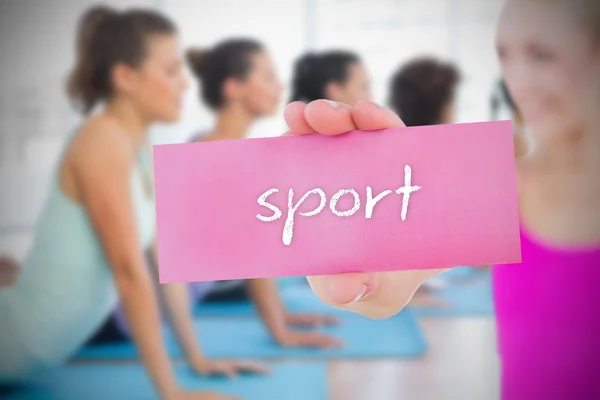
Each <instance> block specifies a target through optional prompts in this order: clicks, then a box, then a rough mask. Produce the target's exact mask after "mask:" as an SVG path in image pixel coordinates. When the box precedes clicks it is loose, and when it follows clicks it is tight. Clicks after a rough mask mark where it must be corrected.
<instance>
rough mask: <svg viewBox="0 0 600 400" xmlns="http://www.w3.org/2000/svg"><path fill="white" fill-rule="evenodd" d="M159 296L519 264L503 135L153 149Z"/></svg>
mask: <svg viewBox="0 0 600 400" xmlns="http://www.w3.org/2000/svg"><path fill="white" fill-rule="evenodd" d="M154 169H155V179H156V214H157V227H158V253H159V266H160V267H159V269H160V282H161V283H172V282H193V281H212V280H227V279H246V278H259V277H262V278H269V277H281V276H301V275H322V274H336V273H344V272H356V271H389V270H410V269H427V268H440V267H446V268H448V267H454V266H459V265H484V264H499V263H516V262H520V261H521V249H520V237H519V215H518V208H517V190H516V172H515V159H514V150H513V128H512V124H511V122H509V121H502V122H489V123H473V124H457V125H440V126H433V127H414V128H396V129H388V130H383V131H378V132H360V131H356V132H350V133H347V134H343V135H340V136H336V137H326V136H322V135H305V136H284V137H277V138H267V139H244V140H235V141H222V142H206V143H189V144H175V145H161V146H155V147H154Z"/></svg>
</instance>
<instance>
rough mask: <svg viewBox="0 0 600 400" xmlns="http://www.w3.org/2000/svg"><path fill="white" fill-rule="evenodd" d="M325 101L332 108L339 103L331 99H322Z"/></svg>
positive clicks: (336, 106)
mask: <svg viewBox="0 0 600 400" xmlns="http://www.w3.org/2000/svg"><path fill="white" fill-rule="evenodd" d="M324 101H325V103H327V104H329V105H330V106H331V107H332V108H338V106H339V104H338V103H337V102H335V101H331V100H324Z"/></svg>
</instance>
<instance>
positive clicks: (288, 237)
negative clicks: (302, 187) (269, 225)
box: [282, 189, 327, 246]
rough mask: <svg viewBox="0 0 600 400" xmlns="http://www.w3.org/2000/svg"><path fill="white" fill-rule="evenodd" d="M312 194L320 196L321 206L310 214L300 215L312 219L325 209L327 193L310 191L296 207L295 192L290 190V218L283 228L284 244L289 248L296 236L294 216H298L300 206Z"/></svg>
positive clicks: (318, 190)
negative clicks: (297, 211) (294, 202)
mask: <svg viewBox="0 0 600 400" xmlns="http://www.w3.org/2000/svg"><path fill="white" fill-rule="evenodd" d="M311 194H318V195H319V196H320V197H321V202H320V203H319V206H318V207H317V208H315V209H314V210H312V211H309V212H304V213H300V215H302V216H303V217H312V216H314V215H317V214H318V213H320V212H321V211H322V210H323V208H325V203H326V202H327V197H326V196H325V192H323V191H322V190H321V189H313V190H309V191H308V192H306V193H305V194H304V196H302V198H301V199H300V200H299V201H298V203H296V205H292V204H293V198H294V190H293V189H290V191H289V195H288V216H287V219H286V220H285V225H284V227H283V237H282V239H283V244H285V245H286V246H289V245H290V243H292V237H293V236H294V214H296V210H298V207H300V204H302V203H303V202H304V200H306V199H307V198H308V196H310V195H311Z"/></svg>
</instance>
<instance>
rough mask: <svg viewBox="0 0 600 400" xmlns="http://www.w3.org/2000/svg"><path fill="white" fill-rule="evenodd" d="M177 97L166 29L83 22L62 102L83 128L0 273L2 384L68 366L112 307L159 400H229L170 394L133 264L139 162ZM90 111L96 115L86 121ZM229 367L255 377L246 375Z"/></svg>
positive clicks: (148, 289)
mask: <svg viewBox="0 0 600 400" xmlns="http://www.w3.org/2000/svg"><path fill="white" fill-rule="evenodd" d="M186 87H187V82H186V79H185V77H184V74H183V60H182V57H181V53H180V49H179V45H178V38H177V33H176V28H175V26H174V24H173V23H172V22H171V21H169V20H168V19H167V18H166V17H164V16H163V15H160V14H158V13H155V12H153V11H146V10H135V9H134V10H129V11H124V12H118V11H115V10H113V9H111V8H107V7H95V8H92V9H90V10H89V11H88V12H86V13H85V15H84V16H83V18H82V20H81V23H80V26H79V32H78V40H77V61H76V65H75V67H74V69H73V71H72V73H71V76H70V79H69V83H68V93H69V96H70V98H71V99H72V100H73V101H74V103H75V104H76V105H77V106H78V107H79V108H80V110H81V111H82V113H83V114H84V115H85V116H86V117H87V119H86V120H85V121H84V122H83V124H82V125H81V126H80V127H79V128H78V129H77V130H76V131H75V132H74V135H73V136H72V137H71V138H70V139H69V141H68V143H67V144H66V147H65V149H64V152H63V153H62V155H61V158H60V160H59V165H58V168H57V170H56V172H55V179H54V183H53V186H52V187H51V192H50V194H49V197H48V200H47V202H46V205H45V207H44V210H43V211H42V214H41V216H40V218H39V221H38V226H37V228H36V234H35V241H34V244H33V247H32V248H31V250H30V253H29V255H28V257H27V259H26V261H25V265H24V266H23V267H22V268H21V271H20V275H19V276H17V277H16V280H15V279H14V270H15V268H14V264H12V263H10V262H7V261H6V260H5V261H3V262H2V263H1V264H0V268H2V270H4V269H5V268H6V267H7V266H8V267H9V268H10V271H9V272H11V275H13V276H12V277H11V278H10V279H4V281H3V282H2V284H3V287H2V288H1V289H0V321H2V323H1V327H0V330H1V331H0V382H1V383H2V384H4V383H7V382H8V383H11V382H15V381H18V380H21V379H22V378H26V377H27V375H28V374H30V373H34V372H36V371H38V370H42V369H45V368H47V367H50V366H53V365H57V364H61V363H63V362H65V361H67V360H68V359H69V358H70V357H71V356H72V355H73V354H74V353H75V352H76V351H77V350H78V348H79V347H81V346H82V345H83V344H84V342H85V341H86V340H87V339H88V337H89V336H91V335H92V334H93V332H94V331H95V330H96V329H97V328H98V327H99V326H100V324H101V323H102V322H103V320H104V319H105V318H106V317H107V316H108V315H109V314H110V312H111V311H112V310H113V309H114V307H115V305H116V302H117V298H120V299H121V301H122V303H123V305H124V309H125V314H126V317H127V320H128V322H129V326H130V327H131V331H132V336H133V338H134V340H135V342H136V344H137V347H138V349H139V352H140V355H141V359H142V360H143V362H144V364H145V365H146V368H147V370H148V373H149V375H150V377H151V379H152V381H153V383H154V385H155V387H156V390H157V391H158V393H159V394H160V396H161V397H162V398H165V399H174V400H175V399H199V400H200V399H204V400H209V399H212V400H216V399H229V398H230V397H228V396H220V395H217V394H213V393H207V392H195V391H188V390H184V389H182V388H181V387H179V385H178V383H177V379H176V377H175V375H174V373H173V371H172V369H171V365H170V361H169V357H168V355H167V352H166V351H165V348H164V346H163V341H162V338H161V324H160V318H159V309H158V302H157V299H156V296H155V293H154V288H153V287H152V281H153V279H152V277H151V275H150V270H149V269H148V268H147V267H146V263H145V262H144V258H143V250H144V249H145V248H146V247H148V246H151V244H152V242H153V238H154V230H155V229H154V222H153V221H154V199H153V193H152V185H151V184H150V181H149V180H148V177H147V176H145V175H144V174H143V168H141V167H140V166H139V158H138V156H139V154H140V153H141V152H142V151H143V146H144V143H146V142H147V134H148V127H149V126H150V125H151V124H152V123H154V122H169V121H174V120H176V119H178V118H179V114H180V108H181V101H180V97H181V95H182V93H183V91H184V90H185V89H186ZM99 105H103V107H102V108H101V109H100V110H98V113H96V114H93V115H91V112H92V111H94V110H95V108H96V106H99ZM0 275H4V273H2V274H0ZM162 289H163V290H162V291H163V294H164V296H165V300H166V305H167V310H168V311H171V312H170V313H169V315H170V316H171V320H172V321H173V325H174V326H175V331H176V332H177V334H178V338H179V339H180V344H181V346H182V348H183V349H184V352H185V355H186V357H187V361H188V362H189V364H190V366H191V368H192V369H194V370H195V371H197V372H198V373H206V372H210V371H211V367H210V363H208V362H207V361H206V359H205V358H204V357H203V356H202V354H201V352H200V351H199V349H198V347H197V344H196V338H195V334H194V331H193V325H192V321H191V318H190V316H189V313H182V312H179V311H178V310H181V309H182V308H185V307H186V306H187V304H186V295H187V292H186V287H185V286H183V285H164V286H163V287H162ZM182 305H183V306H182ZM234 366H235V368H236V369H248V370H259V371H262V370H263V369H262V367H260V366H255V365H252V364H242V363H238V364H234ZM213 369H218V368H213Z"/></svg>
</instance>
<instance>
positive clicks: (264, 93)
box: [235, 51, 283, 117]
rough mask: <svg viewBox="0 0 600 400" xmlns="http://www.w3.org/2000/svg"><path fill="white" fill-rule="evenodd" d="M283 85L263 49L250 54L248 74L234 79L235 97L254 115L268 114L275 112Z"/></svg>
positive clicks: (262, 115)
mask: <svg viewBox="0 0 600 400" xmlns="http://www.w3.org/2000/svg"><path fill="white" fill-rule="evenodd" d="M282 91H283V85H282V83H281V82H280V81H279V78H278V77H277V73H276V72H275V67H274V66H273V62H272V61H271V58H270V57H269V55H268V54H267V52H265V51H259V52H256V53H255V54H253V55H252V67H251V69H250V72H249V73H248V75H247V76H246V77H245V78H244V79H242V80H238V81H236V88H235V97H236V98H237V100H238V101H239V102H241V104H243V105H244V106H245V107H246V108H247V109H248V110H250V112H251V113H252V114H253V115H255V116H256V117H264V116H270V115H273V114H275V113H276V112H277V109H278V107H279V104H280V101H281V93H282Z"/></svg>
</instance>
